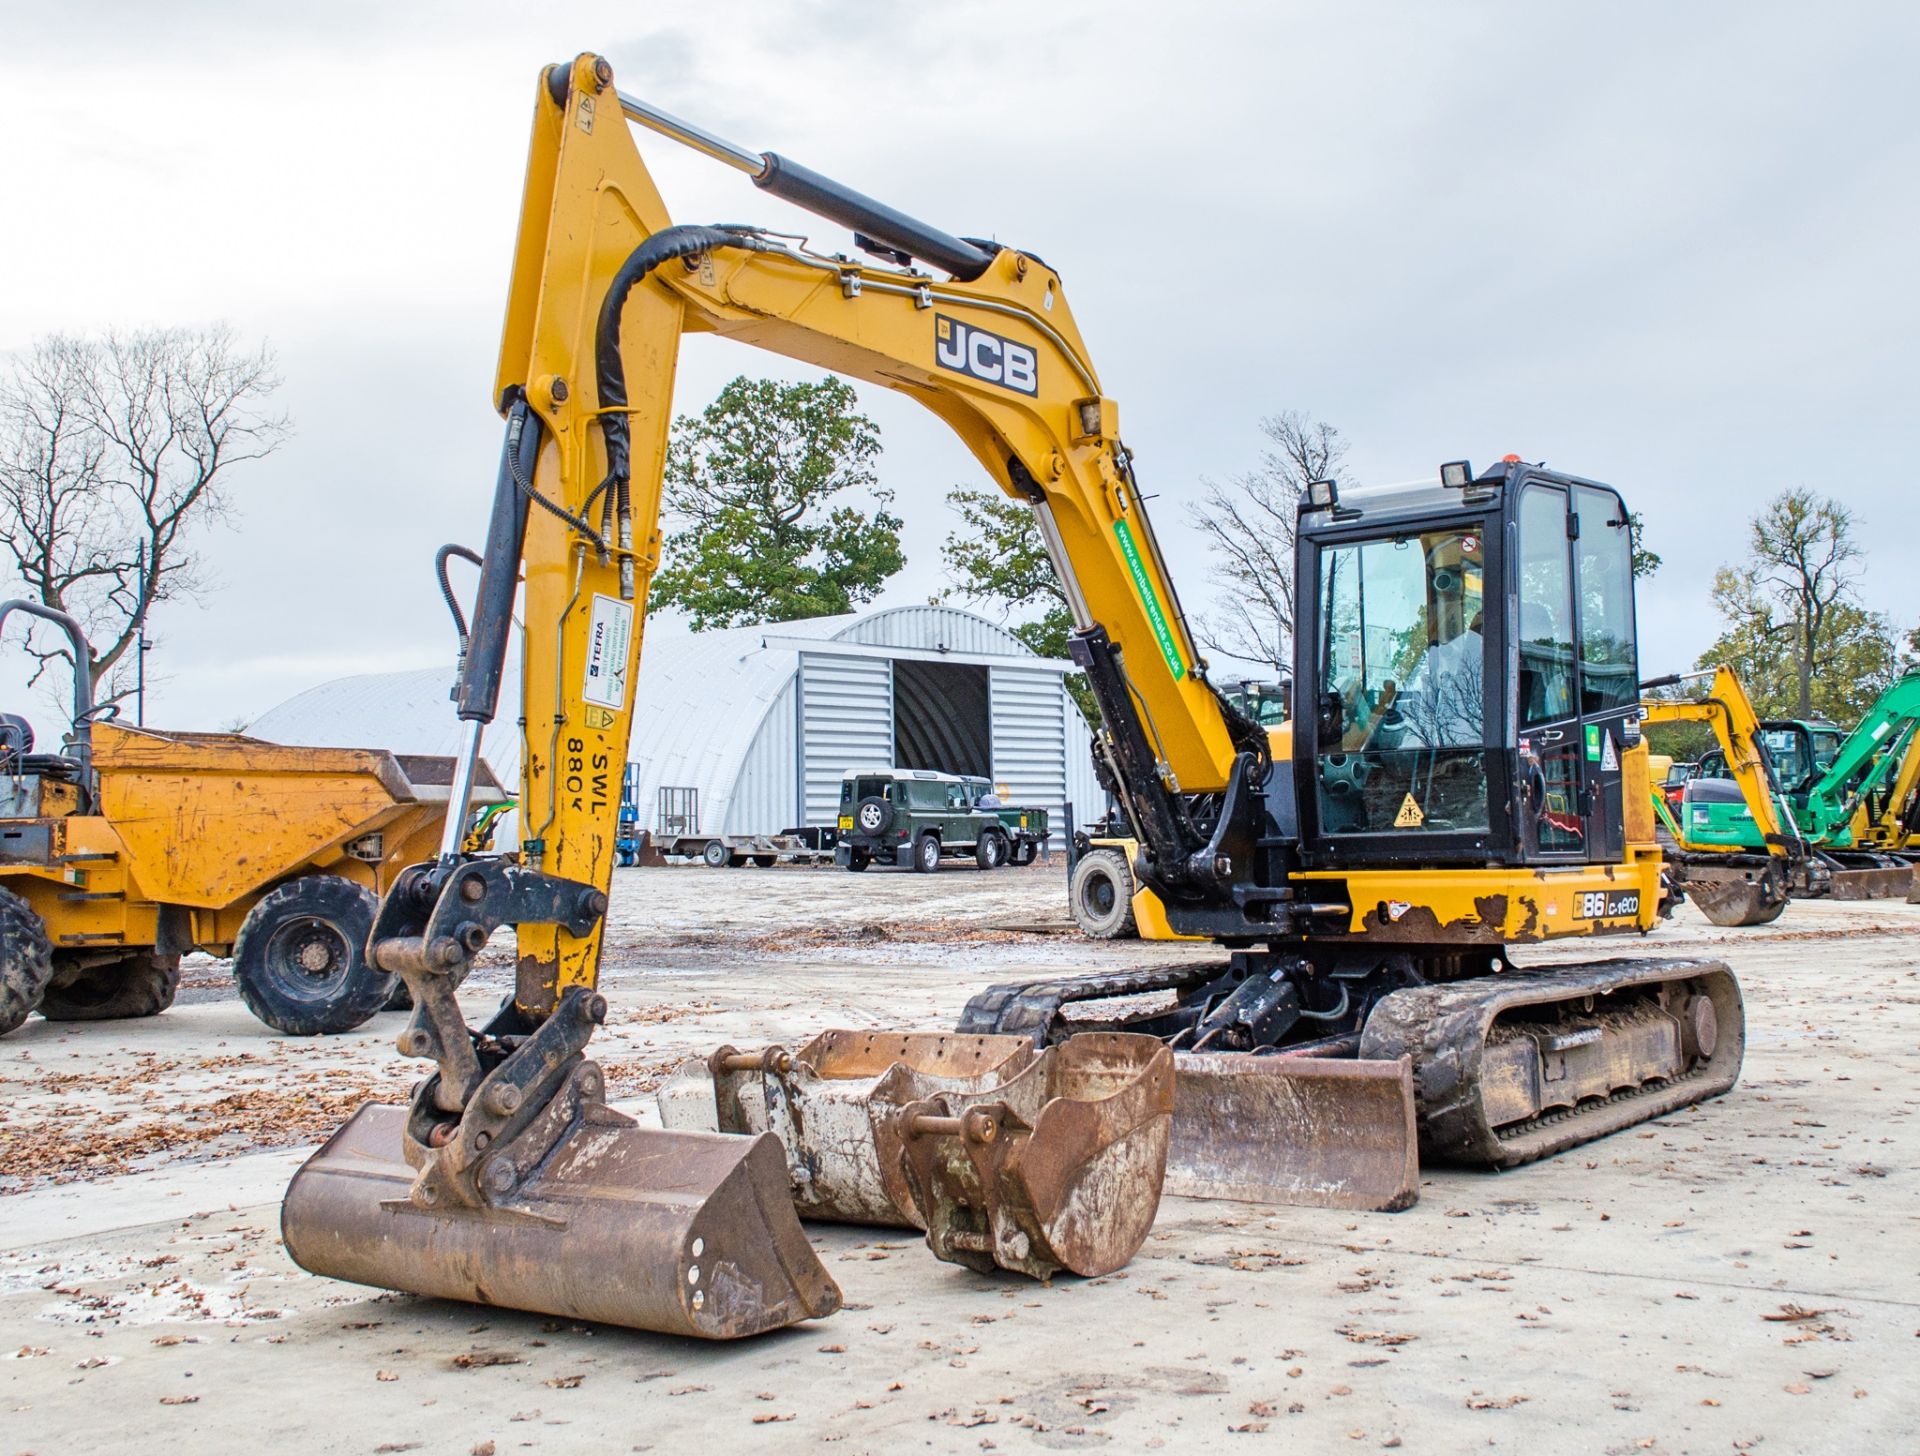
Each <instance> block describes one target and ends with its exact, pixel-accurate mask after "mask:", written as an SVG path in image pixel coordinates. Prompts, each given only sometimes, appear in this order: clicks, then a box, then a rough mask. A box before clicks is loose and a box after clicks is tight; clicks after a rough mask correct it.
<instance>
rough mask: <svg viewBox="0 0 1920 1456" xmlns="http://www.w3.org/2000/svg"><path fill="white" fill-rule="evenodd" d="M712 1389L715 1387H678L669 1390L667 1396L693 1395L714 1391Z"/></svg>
mask: <svg viewBox="0 0 1920 1456" xmlns="http://www.w3.org/2000/svg"><path fill="white" fill-rule="evenodd" d="M712 1389H713V1387H712V1386H711V1385H676V1386H674V1387H673V1389H671V1390H669V1391H668V1392H667V1394H668V1395H692V1394H693V1393H694V1392H695V1391H699V1390H712Z"/></svg>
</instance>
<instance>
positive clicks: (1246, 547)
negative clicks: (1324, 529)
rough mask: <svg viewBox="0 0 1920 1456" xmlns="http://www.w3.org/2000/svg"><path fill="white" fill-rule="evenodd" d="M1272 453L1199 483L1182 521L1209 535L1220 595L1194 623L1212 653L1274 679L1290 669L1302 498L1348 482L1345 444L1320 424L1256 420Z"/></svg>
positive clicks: (1298, 415)
mask: <svg viewBox="0 0 1920 1456" xmlns="http://www.w3.org/2000/svg"><path fill="white" fill-rule="evenodd" d="M1260 429H1261V431H1262V432H1263V433H1264V434H1265V435H1266V437H1267V438H1268V439H1269V440H1270V441H1272V442H1273V448H1272V449H1270V450H1268V451H1266V452H1265V453H1264V454H1262V456H1261V457H1260V464H1259V465H1258V466H1257V467H1256V468H1255V469H1253V470H1251V471H1249V472H1247V473H1246V474H1245V475H1242V476H1238V477H1236V478H1235V479H1234V480H1232V481H1230V482H1228V483H1227V484H1225V485H1221V484H1219V483H1218V482H1216V481H1211V480H1209V481H1205V482H1203V486H1204V489H1203V490H1202V493H1201V497H1200V499H1199V501H1197V502H1195V503H1194V504H1192V505H1190V506H1188V507H1187V519H1188V520H1189V521H1190V522H1191V523H1192V524H1193V525H1194V526H1197V527H1198V528H1199V529H1200V530H1201V532H1202V533H1204V534H1205V536H1206V537H1207V543H1208V545H1209V546H1210V547H1211V548H1212V551H1213V558H1214V559H1213V569H1212V577H1213V582H1214V585H1215V586H1216V587H1218V588H1219V589H1220V594H1219V596H1218V597H1217V598H1216V610H1215V612H1214V613H1213V614H1211V615H1207V616H1202V617H1200V618H1198V619H1197V620H1196V622H1195V624H1194V626H1195V631H1196V632H1197V633H1198V635H1199V637H1200V640H1201V641H1202V642H1204V643H1205V644H1206V645H1207V647H1208V648H1209V649H1211V650H1213V651H1215V652H1223V653H1227V654H1230V655H1231V656H1234V657H1240V658H1245V659H1246V660H1247V661H1249V662H1259V663H1264V664H1266V665H1267V666H1269V667H1271V668H1273V670H1274V671H1275V672H1276V673H1283V672H1286V671H1287V670H1288V669H1289V668H1290V666H1291V664H1292V650H1293V541H1294V523H1295V521H1296V519H1297V517H1298V513H1299V509H1300V492H1301V491H1302V490H1303V489H1305V487H1306V486H1307V484H1308V483H1309V482H1310V481H1315V480H1330V479H1331V480H1342V481H1344V480H1345V479H1346V475H1345V472H1343V471H1342V470H1341V468H1340V462H1341V460H1343V459H1344V458H1345V457H1346V453H1347V442H1346V441H1345V440H1344V439H1342V438H1341V436H1340V432H1339V431H1338V430H1337V429H1335V428H1334V427H1333V426H1332V425H1330V424H1328V423H1327V422H1326V421H1325V420H1316V419H1314V418H1312V417H1311V416H1310V415H1307V414H1305V413H1304V412H1302V411H1300V410H1283V411H1282V412H1281V413H1279V414H1277V415H1270V416H1269V417H1268V418H1266V419H1264V420H1262V421H1261V422H1260Z"/></svg>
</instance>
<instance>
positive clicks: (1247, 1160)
mask: <svg viewBox="0 0 1920 1456" xmlns="http://www.w3.org/2000/svg"><path fill="white" fill-rule="evenodd" d="M1173 1064H1174V1071H1175V1076H1174V1090H1173V1141H1172V1146H1171V1148H1170V1149H1169V1151H1168V1153H1167V1192H1169V1193H1173V1194H1177V1195H1180V1196H1184V1197H1187V1198H1226V1199H1233V1200H1236V1201H1239V1202H1242V1203H1286V1204H1298V1205H1304V1206H1307V1207H1312V1208H1352V1209H1368V1210H1375V1211H1381V1212H1387V1211H1392V1210H1397V1209H1402V1208H1411V1207H1412V1206H1413V1204H1414V1202H1415V1201H1416V1200H1417V1199H1418V1198H1419V1196H1420V1150H1419V1144H1418V1141H1417V1139H1416V1135H1415V1131H1414V1102H1413V1071H1412V1066H1411V1063H1409V1062H1408V1060H1407V1059H1406V1058H1405V1057H1400V1058H1398V1059H1396V1060H1393V1061H1353V1060H1349V1059H1347V1058H1343V1057H1306V1056H1299V1057H1290V1056H1249V1055H1246V1054H1244V1053H1214V1052H1198V1053H1194V1052H1180V1053H1176V1054H1175V1056H1174V1059H1173Z"/></svg>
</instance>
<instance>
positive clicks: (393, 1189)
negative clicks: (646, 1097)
mask: <svg viewBox="0 0 1920 1456" xmlns="http://www.w3.org/2000/svg"><path fill="white" fill-rule="evenodd" d="M406 1124H407V1109H406V1108H404V1107H393V1106H385V1105H381V1104H378V1103H369V1104H367V1105H366V1106H364V1107H362V1108H361V1109H360V1110H359V1111H358V1112H357V1113H355V1114H354V1115H353V1117H352V1118H351V1119H350V1120H349V1121H348V1122H347V1123H346V1125H345V1126H343V1127H342V1128H341V1129H340V1130H339V1131H338V1132H336V1133H335V1134H334V1135H333V1137H332V1138H331V1139H330V1140H329V1141H328V1142H327V1144H326V1146H325V1147H323V1148H321V1149H320V1151H319V1152H317V1153H315V1154H314V1155H313V1156H312V1157H311V1158H309V1159H308V1160H307V1162H306V1163H305V1165H304V1166H303V1167H302V1168H301V1169H300V1171H299V1172H298V1173H297V1174H295V1175H294V1179H293V1183H292V1185H291V1186H290V1187H289V1188H288V1190H287V1196H286V1199H285V1202H284V1203H283V1204H282V1206H281V1212H280V1228H281V1235H282V1237H283V1238H284V1240H285V1242H286V1246H287V1252H288V1253H289V1254H290V1255H291V1256H292V1257H293V1260H294V1262H295V1263H297V1264H298V1265H300V1267H301V1268H303V1269H306V1270H307V1271H309V1272H310V1273H314V1274H321V1275H325V1276H327V1277H329V1278H333V1279H344V1280H348V1281H350V1282H352V1283H355V1284H367V1285H372V1286H374V1287H376V1288H380V1289H397V1290H402V1291H404V1292H407V1293H410V1294H422V1295H428V1296H431V1297H433V1298H438V1299H460V1300H468V1301H471V1302H473V1303H476V1304H489V1305H498V1306H501V1307H504V1308H510V1309H526V1310H534V1311H537V1312H539V1313H542V1314H550V1315H558V1316H560V1317H562V1318H565V1319H580V1320H594V1321H599V1322H601V1323H605V1324H613V1325H626V1326H630V1327H632V1328H635V1329H643V1330H656V1331H659V1332H661V1333H663V1334H673V1335H691V1336H694V1337H697V1338H700V1339H709V1340H728V1339H737V1338H739V1337H741V1336H744V1335H753V1334H759V1333H761V1332H763V1331H766V1330H771V1329H778V1328H779V1327H781V1326H783V1325H789V1324H793V1323H795V1322H796V1321H799V1320H803V1319H817V1318H819V1317H820V1316H822V1315H828V1314H832V1313H833V1312H834V1311H835V1310H836V1309H838V1308H839V1307H840V1290H839V1288H838V1286H836V1285H835V1284H834V1282H833V1279H832V1277H831V1276H829V1275H828V1273H827V1272H826V1270H825V1269H824V1268H823V1267H822V1266H821V1264H820V1261H819V1259H818V1258H817V1257H816V1256H815V1255H814V1252H813V1247H812V1245H811V1244H809V1243H808V1242H807V1238H806V1235H805V1234H804V1233H803V1232H802V1231H801V1228H800V1225H799V1223H798V1221H797V1220H796V1219H795V1218H794V1214H793V1205H792V1203H791V1202H790V1201H789V1199H788V1193H787V1175H786V1167H785V1162H784V1160H783V1158H782V1157H781V1152H780V1145H779V1143H778V1142H777V1141H776V1140H775V1139H773V1138H771V1137H756V1138H752V1139H747V1138H736V1137H722V1136H719V1135H717V1134H713V1133H690V1132H658V1131H653V1130H650V1129H643V1128H640V1127H638V1126H636V1125H635V1124H634V1123H633V1121H632V1120H631V1119H630V1118H627V1117H624V1116H622V1115H621V1114H619V1113H617V1112H614V1111H613V1110H611V1109H610V1108H608V1107H606V1106H604V1105H598V1106H593V1107H589V1108H587V1109H586V1110H585V1114H584V1116H583V1118H582V1120H581V1121H580V1122H579V1124H578V1125H577V1126H575V1127H574V1128H573V1129H572V1131H570V1132H569V1133H567V1134H566V1135H565V1136H564V1137H562V1138H561V1140H560V1141H559V1143H558V1144H557V1145H556V1146H555V1147H554V1149H553V1151H552V1152H551V1153H549V1154H548V1155H547V1156H546V1157H545V1158H544V1159H543V1160H542V1162H541V1163H540V1165H539V1166H538V1167H537V1168H536V1169H535V1170H533V1171H532V1172H531V1173H530V1174H528V1175H527V1176H526V1177H525V1178H524V1179H523V1180H522V1181H521V1182H520V1183H519V1184H518V1185H517V1187H516V1188H515V1190H514V1192H513V1195H512V1197H511V1199H510V1200H509V1201H507V1202H505V1203H501V1204H494V1205H483V1206H445V1207H423V1206H421V1205H420V1204H418V1203H416V1202H415V1201H414V1200H413V1198H412V1197H411V1196H410V1195H411V1193H412V1190H413V1189H414V1186H415V1181H416V1178H415V1170H414V1168H413V1167H412V1166H410V1165H409V1163H408V1161H407V1158H406V1153H405V1143H404V1134H405V1129H406Z"/></svg>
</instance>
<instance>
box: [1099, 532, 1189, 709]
mask: <svg viewBox="0 0 1920 1456" xmlns="http://www.w3.org/2000/svg"><path fill="white" fill-rule="evenodd" d="M1113 534H1114V535H1116V536H1118V537H1119V538H1120V554H1121V555H1122V556H1124V557H1126V559H1127V574H1128V575H1129V576H1131V577H1132V578H1133V589H1134V590H1135V591H1136V592H1138V593H1139V595H1140V602H1141V605H1143V606H1144V607H1146V609H1147V621H1148V622H1149V623H1151V624H1152V626H1153V638H1154V641H1156V642H1158V643H1159V644H1160V655H1161V656H1162V657H1164V658H1166V660H1167V670H1168V671H1169V672H1171V673H1172V674H1173V676H1174V680H1175V681H1176V682H1177V681H1178V680H1179V679H1181V678H1183V677H1185V676H1186V675H1187V669H1186V665H1185V664H1184V663H1182V662H1181V661H1180V648H1179V646H1178V645H1177V644H1176V643H1175V642H1174V640H1173V626H1172V624H1171V623H1169V622H1168V621H1167V614H1166V611H1165V610H1164V609H1163V608H1162V607H1161V605H1160V597H1159V595H1158V594H1157V593H1156V592H1155V591H1154V589H1153V582H1152V581H1151V579H1149V578H1148V576H1147V566H1146V563H1145V562H1144V561H1142V560H1141V559H1140V548H1139V547H1138V546H1136V545H1135V544H1134V540H1133V532H1132V531H1131V530H1129V529H1128V528H1127V523H1126V522H1125V521H1115V522H1114V523H1113Z"/></svg>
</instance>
